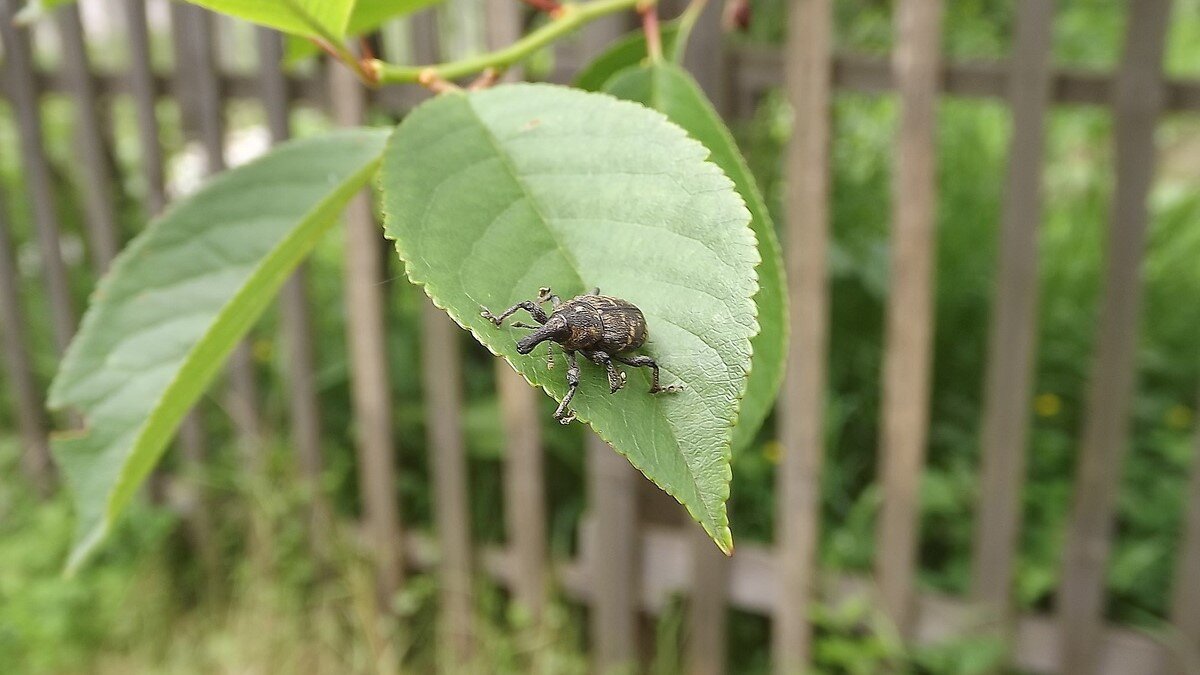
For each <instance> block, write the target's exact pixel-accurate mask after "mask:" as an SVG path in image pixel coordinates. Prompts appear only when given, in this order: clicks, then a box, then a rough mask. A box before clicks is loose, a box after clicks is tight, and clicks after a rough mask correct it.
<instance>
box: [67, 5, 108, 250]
mask: <svg viewBox="0 0 1200 675" xmlns="http://www.w3.org/2000/svg"><path fill="white" fill-rule="evenodd" d="M55 17H56V19H57V21H58V33H59V36H60V39H61V40H62V43H61V48H62V59H63V62H62V67H63V75H64V76H65V78H66V80H67V82H68V84H69V86H70V88H71V94H72V95H71V98H72V99H73V101H74V103H75V132H76V139H77V141H78V145H77V149H78V151H79V160H80V162H79V168H80V173H81V175H80V179H79V180H77V181H76V182H77V183H78V186H79V190H80V191H81V192H82V193H83V197H84V205H85V206H86V210H85V211H86V212H85V214H84V216H85V220H86V222H87V232H88V243H89V244H90V247H91V254H92V265H93V267H94V268H95V269H96V271H97V273H98V274H100V273H103V272H105V271H106V270H107V269H108V265H109V263H111V262H112V259H113V258H114V257H115V256H116V255H117V250H118V249H119V248H120V246H121V243H120V235H119V233H118V232H117V223H116V207H115V205H114V202H113V191H114V190H115V189H116V185H115V184H114V182H113V174H112V168H111V164H110V159H109V152H108V148H107V143H106V142H105V138H104V131H103V126H102V120H103V117H104V115H103V112H104V111H103V110H102V109H101V107H100V101H99V99H98V98H97V96H96V87H95V83H94V82H93V80H92V74H91V69H90V68H89V66H88V58H87V53H86V49H85V40H86V36H85V34H84V30H83V23H82V21H81V20H80V18H79V7H78V6H77V5H74V4H71V5H67V6H66V7H62V8H60V9H58V10H57V11H56V12H55Z"/></svg>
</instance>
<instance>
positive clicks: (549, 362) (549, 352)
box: [546, 342, 555, 370]
mask: <svg viewBox="0 0 1200 675" xmlns="http://www.w3.org/2000/svg"><path fill="white" fill-rule="evenodd" d="M546 344H547V346H546V368H548V369H549V370H554V345H555V343H553V342H548V343H546Z"/></svg>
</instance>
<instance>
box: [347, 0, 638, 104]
mask: <svg viewBox="0 0 1200 675" xmlns="http://www.w3.org/2000/svg"><path fill="white" fill-rule="evenodd" d="M656 2H657V0H649V2H647V0H591V2H586V3H571V2H568V3H563V4H562V5H561V6H560V7H559V8H558V10H557V11H556V12H555V13H554V14H552V15H551V20H550V21H549V22H548V23H546V24H545V25H543V26H542V27H541V28H538V29H537V30H535V31H532V32H530V33H529V34H527V35H525V36H524V37H522V38H521V39H520V40H517V41H516V42H514V43H512V44H511V45H509V46H507V47H504V48H503V49H498V50H496V51H493V52H487V53H485V54H479V55H477V56H472V57H468V58H465V59H460V60H458V61H450V62H447V63H440V64H436V65H426V66H403V65H398V64H394V63H387V62H385V61H380V60H378V59H376V60H373V61H370V62H368V64H367V70H368V71H370V72H371V73H372V75H373V76H374V78H373V79H375V80H376V82H377V83H378V84H406V83H409V84H411V83H420V82H421V81H422V79H425V80H428V79H429V78H431V77H433V76H436V77H438V78H440V79H443V80H456V79H459V78H462V77H466V76H468V75H474V74H476V73H481V72H483V71H485V70H487V69H488V68H496V69H497V70H504V69H506V68H507V67H509V66H511V65H513V64H514V63H517V62H519V61H521V60H523V59H525V58H527V57H528V56H530V55H531V54H533V53H534V52H536V51H537V50H539V49H541V48H543V47H545V46H547V45H549V44H551V43H552V42H555V41H556V40H558V39H560V38H562V37H564V36H566V35H569V34H570V33H572V32H574V31H575V30H577V29H579V28H580V27H581V26H583V25H585V24H588V23H590V22H592V21H595V20H596V19H599V18H601V17H604V16H608V15H609V14H615V13H617V12H622V11H625V10H629V9H634V8H640V7H642V6H647V5H648V6H651V7H653V6H654V5H655V3H656Z"/></svg>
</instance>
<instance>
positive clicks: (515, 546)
mask: <svg viewBox="0 0 1200 675" xmlns="http://www.w3.org/2000/svg"><path fill="white" fill-rule="evenodd" d="M484 8H485V11H486V12H487V15H486V16H487V22H486V31H487V33H486V38H487V43H488V44H487V46H488V48H489V49H500V48H502V47H504V46H505V45H508V44H511V43H512V42H513V41H515V40H516V39H518V38H519V37H520V35H521V11H522V10H521V5H520V4H518V3H513V2H511V1H510V0H487V1H486V3H485V5H484ZM415 39H416V36H415V35H414V40H415ZM418 53H419V52H418ZM519 74H520V73H519V69H516V70H512V71H510V72H509V73H507V74H506V76H505V79H515V78H517V77H519ZM495 373H496V389H497V393H498V395H499V397H500V411H501V417H502V418H503V419H502V421H503V423H504V438H505V455H504V522H505V527H506V529H507V534H508V545H509V549H510V550H511V555H512V556H513V558H514V559H516V560H517V561H519V562H518V564H517V569H516V576H515V578H514V580H513V597H514V598H515V600H516V601H517V603H519V604H520V605H521V606H522V609H523V610H524V611H527V612H528V613H529V618H530V624H531V628H532V631H531V632H532V633H533V634H534V635H535V636H536V635H538V633H539V631H540V628H541V623H542V619H543V618H544V616H545V612H546V601H547V596H548V593H549V588H550V583H549V577H548V571H547V564H546V558H547V550H546V487H545V473H544V472H545V468H544V465H543V457H542V428H541V425H542V417H541V416H540V414H539V412H538V405H537V404H538V400H539V399H540V398H541V393H540V392H539V391H538V390H537V389H536V388H534V387H532V386H530V385H529V383H528V382H526V381H525V378H523V377H521V376H520V375H519V374H518V373H517V372H516V371H515V370H513V369H512V368H511V367H510V366H509V365H508V364H507V363H506V362H505V361H504V360H503V359H496V367H495ZM542 651H543V650H540V649H534V650H533V654H532V670H535V671H538V670H541V669H542V668H543V667H544V664H542V663H540V658H541V656H542Z"/></svg>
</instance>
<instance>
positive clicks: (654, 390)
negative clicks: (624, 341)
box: [613, 354, 683, 394]
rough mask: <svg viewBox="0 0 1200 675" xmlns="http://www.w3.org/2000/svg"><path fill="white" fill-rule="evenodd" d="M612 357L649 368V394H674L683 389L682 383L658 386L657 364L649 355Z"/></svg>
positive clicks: (627, 363) (622, 361) (628, 363)
mask: <svg viewBox="0 0 1200 675" xmlns="http://www.w3.org/2000/svg"><path fill="white" fill-rule="evenodd" d="M613 358H614V359H616V360H617V361H620V362H621V363H624V364H625V365H627V366H637V367H646V368H649V369H650V372H651V373H652V375H651V376H650V393H651V394H674V393H675V392H678V391H683V385H682V384H672V385H671V386H669V387H660V386H658V364H657V363H655V362H654V359H652V358H650V357H649V356H643V355H641V354H638V355H636V356H614V357H613Z"/></svg>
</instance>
